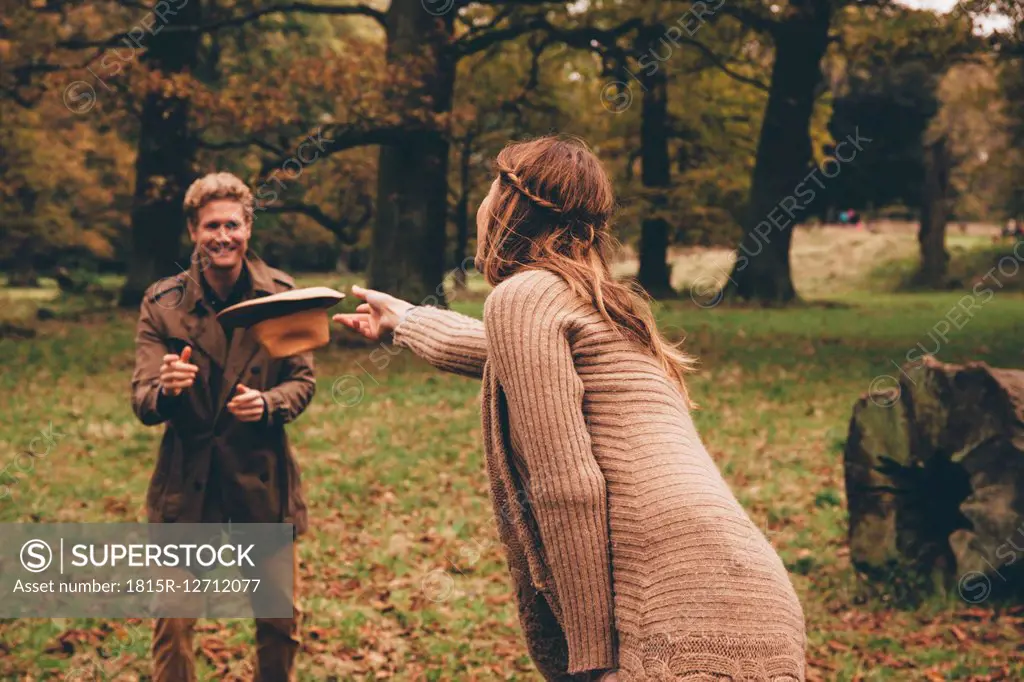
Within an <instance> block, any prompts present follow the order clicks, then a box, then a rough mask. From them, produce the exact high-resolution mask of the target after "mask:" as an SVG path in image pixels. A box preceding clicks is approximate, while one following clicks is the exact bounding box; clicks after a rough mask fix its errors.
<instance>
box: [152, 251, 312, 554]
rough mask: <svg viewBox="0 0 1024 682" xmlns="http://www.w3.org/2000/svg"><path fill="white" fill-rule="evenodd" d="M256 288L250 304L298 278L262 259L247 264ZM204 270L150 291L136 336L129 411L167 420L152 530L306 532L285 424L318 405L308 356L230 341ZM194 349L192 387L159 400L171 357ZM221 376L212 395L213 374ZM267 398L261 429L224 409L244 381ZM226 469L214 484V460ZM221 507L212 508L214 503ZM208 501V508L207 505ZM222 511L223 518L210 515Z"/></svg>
mask: <svg viewBox="0 0 1024 682" xmlns="http://www.w3.org/2000/svg"><path fill="white" fill-rule="evenodd" d="M246 262H247V264H248V269H249V277H250V280H251V282H252V287H251V289H250V291H249V292H247V293H246V294H245V295H244V296H243V299H249V298H255V297H259V296H267V295H269V294H274V293H278V292H281V291H286V290H288V289H293V288H295V282H294V280H292V278H291V277H289V276H288V275H286V274H285V273H283V272H281V271H280V270H275V269H274V268H271V267H269V266H268V265H266V264H265V263H263V262H262V261H260V260H258V259H256V258H255V257H249V258H247V260H246ZM200 277H201V273H200V268H199V264H198V263H196V262H194V263H193V265H192V267H191V269H190V270H189V271H188V272H182V273H181V274H180V275H178V276H177V277H172V278H168V279H164V280H161V281H159V282H157V283H156V284H154V285H153V286H151V287H150V288H149V290H147V292H146V296H145V298H144V299H143V302H142V311H141V315H140V316H139V323H138V328H137V331H136V336H135V372H134V374H133V375H132V409H133V410H134V411H135V414H136V416H138V418H139V419H140V420H141V421H142V423H143V424H146V425H156V424H163V423H166V424H167V427H166V431H165V432H164V437H163V440H162V441H161V443H160V453H159V456H158V458H157V463H156V469H155V470H154V472H153V476H152V479H151V480H150V484H149V492H148V493H147V496H146V506H147V510H148V515H149V521H150V522H151V523H171V522H180V523H202V522H209V521H216V520H223V519H228V518H230V519H231V520H232V521H235V522H238V523H278V522H283V523H293V524H295V531H296V534H299V533H302V532H304V531H305V529H306V504H305V502H304V501H303V498H302V489H301V482H300V477H299V467H298V464H297V463H296V461H295V457H294V453H293V452H292V450H291V448H290V447H289V445H288V438H287V436H286V435H285V430H284V425H285V424H287V423H288V422H290V421H292V420H293V419H295V418H296V417H298V416H299V415H300V414H301V413H302V411H303V410H304V409H305V408H306V406H307V405H308V404H309V402H310V400H312V398H313V392H314V390H315V388H316V382H315V379H314V377H313V357H312V354H311V353H305V354H302V355H295V356H292V357H288V358H282V359H277V360H275V359H273V358H271V357H270V356H269V355H268V354H267V352H266V351H265V350H264V349H263V348H261V347H260V346H259V344H258V343H257V342H256V339H255V338H254V337H253V335H252V333H251V332H250V331H249V330H245V329H237V330H235V332H234V334H233V337H232V339H231V345H230V348H229V347H228V342H227V337H226V335H225V333H224V330H223V329H222V328H221V325H220V323H218V322H217V319H216V317H215V314H214V312H213V311H212V310H211V308H210V306H209V304H208V303H207V302H206V301H205V300H204V298H203V288H202V285H201V284H200ZM185 346H191V347H192V359H191V362H192V363H193V364H195V365H197V366H198V367H199V373H198V376H197V378H196V382H195V384H194V385H193V386H192V387H191V388H190V389H188V390H186V391H184V392H183V393H182V394H181V396H179V397H178V398H172V399H170V400H168V399H167V398H164V399H159V386H158V378H159V374H160V365H161V363H162V361H163V356H164V355H165V354H166V353H179V354H180V353H181V352H182V350H184V348H185ZM214 366H216V367H218V368H221V369H222V370H223V378H222V380H221V382H220V384H221V385H220V389H219V391H218V395H212V393H213V389H212V387H211V385H210V377H211V370H212V369H213V367H214ZM239 383H243V384H245V385H246V386H248V387H250V388H254V389H257V390H260V391H263V392H264V396H265V398H266V401H267V414H266V416H265V418H264V420H263V421H262V422H254V423H243V422H239V421H237V420H236V419H235V418H234V417H232V415H231V413H230V412H228V411H227V409H226V407H225V406H226V404H227V402H228V401H229V400H230V399H231V396H232V393H233V391H234V388H235V386H236V385H237V384H239ZM214 458H216V462H217V465H218V467H219V476H218V477H217V480H215V481H210V474H211V467H210V465H211V461H213V459H214ZM208 483H209V484H211V485H215V486H217V488H218V489H219V490H214V491H212V492H213V494H214V497H212V498H210V499H215V500H218V501H219V502H218V503H217V504H216V505H215V506H214V507H213V510H214V511H213V512H211V505H210V504H209V499H207V484H208ZM204 502H206V503H207V504H205V505H204ZM212 514H216V515H217V516H218V518H210V517H211V515H212Z"/></svg>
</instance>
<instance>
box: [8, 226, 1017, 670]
mask: <svg viewBox="0 0 1024 682" xmlns="http://www.w3.org/2000/svg"><path fill="white" fill-rule="evenodd" d="M913 239H914V237H913V234H912V233H911V232H909V231H908V232H905V233H899V232H897V231H893V232H884V231H883V232H880V233H878V234H872V233H868V232H866V231H854V230H849V231H841V230H817V231H811V230H807V231H801V232H800V233H799V234H798V235H797V241H796V243H795V246H794V260H795V261H796V262H795V267H794V271H795V272H796V273H800V274H799V275H798V280H797V286H798V288H800V287H801V284H802V283H801V281H800V279H799V278H800V277H814V278H818V283H817V284H816V285H815V287H814V289H815V290H818V291H828V292H829V293H828V294H827V296H826V297H825V298H823V299H822V300H820V301H811V302H808V304H807V305H802V306H797V307H794V308H789V309H784V310H771V311H763V310H759V309H758V310H752V309H739V308H731V307H728V306H724V305H723V306H716V307H713V308H708V309H701V308H700V307H698V306H697V305H694V303H693V302H692V301H691V300H690V299H689V298H686V297H684V298H681V299H679V300H677V301H672V302H667V303H662V304H659V305H658V309H657V312H658V317H659V320H660V322H661V325H662V328H663V329H664V330H666V332H667V333H668V334H669V335H670V336H672V337H674V338H681V337H682V336H683V335H684V334H685V336H686V342H687V345H688V348H689V349H690V350H692V351H693V352H695V353H696V354H698V355H699V356H700V358H701V361H702V369H701V371H700V372H699V374H697V375H696V376H694V377H693V379H692V380H691V386H692V392H693V394H694V396H695V398H696V400H697V401H698V402H699V403H700V404H701V407H702V409H701V410H700V411H699V412H698V413H697V414H696V419H697V421H698V426H699V427H700V429H701V432H702V435H703V437H704V439H705V441H706V443H707V445H708V448H709V450H710V452H711V453H712V455H713V456H714V457H715V459H716V460H717V462H718V463H719V465H720V467H721V468H722V471H723V472H724V474H725V476H726V478H727V480H728V481H729V482H730V483H731V485H732V486H733V488H734V490H735V491H736V493H737V495H738V497H739V499H740V501H741V502H742V503H743V504H744V506H745V507H746V508H747V509H748V510H749V512H750V514H751V515H752V517H753V518H754V519H755V521H756V522H757V523H758V524H759V525H760V526H761V527H762V528H764V529H765V531H766V533H767V535H768V537H769V539H770V540H771V542H772V543H773V544H774V546H775V547H776V548H777V549H778V551H779V552H780V554H781V556H782V557H783V559H784V561H785V563H786V565H787V567H788V568H789V570H790V571H791V574H792V576H793V581H794V584H795V586H796V589H797V591H798V593H799V595H800V597H801V600H802V602H803V604H804V608H805V611H806V615H807V620H808V634H809V638H810V652H809V666H810V667H809V679H812V680H823V681H832V680H851V681H852V680H863V681H869V680H975V681H979V682H980V681H982V680H1020V679H1024V652H1022V651H1021V648H1020V642H1021V641H1022V640H1024V611H1022V610H1020V609H1016V610H1015V609H1013V608H1000V607H997V606H996V605H993V604H987V603H984V602H983V603H980V604H968V603H965V602H964V601H962V600H961V599H959V598H958V596H957V595H956V594H951V595H946V596H943V595H935V596H931V597H928V598H926V599H924V600H923V601H922V602H921V603H920V604H917V605H915V606H912V607H911V606H909V605H907V604H905V603H902V602H900V603H897V599H896V596H895V594H894V593H893V591H892V590H889V589H887V586H885V585H876V586H873V587H871V588H870V589H868V588H865V586H863V585H861V584H858V582H857V580H856V576H855V574H854V572H853V570H852V569H851V566H850V563H849V557H848V552H847V549H846V545H845V534H846V512H845V496H844V490H843V471H842V448H843V443H844V439H845V438H846V427H847V420H848V419H849V416H850V409H851V407H852V405H853V403H854V401H855V400H856V399H857V397H858V396H859V395H861V394H862V393H864V392H865V391H866V390H867V389H868V386H869V385H870V384H871V382H872V380H873V379H874V378H875V377H878V376H880V375H884V374H891V373H894V372H895V371H896V370H895V367H894V366H893V363H899V362H901V361H902V360H903V358H905V356H906V353H907V351H908V350H909V349H911V348H914V347H915V346H916V345H917V344H919V343H921V344H926V347H928V348H930V347H932V346H933V343H934V342H933V341H932V340H931V339H930V337H929V331H931V330H932V329H933V327H934V325H935V324H936V323H937V322H938V321H939V320H940V319H942V318H943V317H944V316H945V315H946V314H947V313H948V311H949V310H950V309H951V308H952V307H953V306H955V305H956V304H957V302H958V301H959V300H960V299H961V298H962V297H963V296H965V295H968V293H969V291H970V286H971V281H972V280H971V278H972V277H975V276H978V275H983V274H984V273H985V272H986V271H988V269H989V267H991V265H992V264H994V262H995V261H992V259H993V258H994V257H997V256H998V254H996V253H994V251H993V248H994V247H993V245H992V243H991V238H990V236H988V234H965V235H961V236H954V237H952V239H953V243H952V248H951V250H952V252H953V254H954V262H953V263H952V266H951V267H952V268H953V271H954V272H963V283H964V287H965V289H964V290H958V291H951V292H948V293H920V294H919V293H892V292H891V289H892V288H893V287H894V286H895V284H896V282H897V281H898V280H899V278H900V275H901V272H902V271H904V270H906V269H907V268H906V267H905V266H907V264H908V263H909V262H910V261H907V262H903V261H901V260H899V259H900V258H903V257H905V256H906V257H910V256H912V254H913V249H914V242H913ZM841 256H842V257H841ZM723 257H724V258H726V259H727V258H728V256H727V254H725V253H724V252H723V253H717V252H705V253H702V254H699V255H698V254H695V253H694V252H689V253H685V254H679V258H678V259H677V261H676V274H677V275H678V276H680V277H684V278H685V277H687V276H692V273H695V272H703V270H702V269H701V268H705V269H707V271H709V272H711V271H714V270H715V269H716V267H717V263H718V261H717V260H716V259H720V258H723ZM883 258H888V259H890V260H888V261H883V260H882V259H883ZM893 259H895V260H893ZM986 263H988V265H985V264H986ZM687 273H691V274H690V275H687ZM301 280H302V283H303V284H310V285H312V284H324V285H332V286H337V287H339V288H341V287H346V288H347V285H348V284H350V283H351V282H350V281H348V280H345V281H342V280H341V279H339V278H338V277H336V276H334V275H307V276H304V277H302V278H301ZM829 283H830V284H829ZM803 284H804V285H806V284H807V282H804V283H803ZM887 290H888V291H887ZM483 296H484V291H483V288H482V287H480V286H479V282H477V281H475V280H474V281H471V282H470V289H469V292H468V293H467V292H464V293H457V294H456V295H454V297H453V299H454V303H453V305H454V307H455V308H457V309H459V310H462V311H464V312H467V313H469V314H472V315H479V314H480V312H481V305H482V301H483ZM825 301H827V302H828V303H829V305H823V304H822V303H823V302H825ZM0 303H2V311H3V312H2V313H0V315H2V320H0V322H2V323H3V325H2V326H3V328H4V334H5V338H3V339H0V360H2V363H3V367H4V371H3V376H2V379H0V383H2V389H3V390H2V395H3V404H2V409H0V441H2V442H3V448H2V450H0V453H2V456H3V457H5V458H7V460H11V459H13V458H14V457H15V455H16V453H17V452H19V449H24V446H25V445H26V444H27V443H28V442H29V441H31V440H32V439H33V438H35V437H36V436H37V435H38V433H39V431H40V430H47V429H51V428H52V431H53V433H55V434H58V435H59V437H57V438H55V439H54V445H53V447H52V448H51V450H50V452H49V453H48V454H47V455H46V456H45V457H40V458H37V459H36V460H35V461H34V463H33V464H34V468H32V469H31V470H29V471H24V472H20V471H17V470H16V469H12V470H13V471H16V472H17V482H16V483H13V482H10V481H8V480H4V481H2V482H3V483H5V484H6V483H11V485H10V488H11V496H10V497H8V498H7V499H4V500H2V501H0V521H3V522H31V521H44V522H61V521H131V520H141V519H142V518H143V513H142V504H143V500H144V494H145V487H146V483H147V479H148V476H149V473H150V470H151V467H152V464H153V457H154V453H155V451H156V441H157V439H158V437H159V433H160V432H159V429H151V428H145V427H143V426H142V425H140V424H139V423H138V422H137V421H135V419H134V417H133V416H132V414H131V411H130V408H129V404H128V381H129V374H130V371H131V366H132V358H133V354H132V334H133V325H134V319H133V317H132V316H131V315H130V314H125V313H117V312H113V311H112V310H109V309H105V308H103V307H102V304H100V303H98V302H96V301H89V300H83V299H80V298H69V299H62V298H59V297H57V296H56V289H43V290H24V289H0ZM346 305H350V304H346ZM40 306H45V307H47V308H49V309H50V310H52V311H53V312H54V313H55V314H56V319H50V320H46V321H42V322H40V321H37V319H36V309H37V308H39V307H40ZM33 331H34V334H35V336H34V337H33V338H31V339H24V338H18V337H19V336H22V337H23V336H28V335H30V334H32V333H33ZM338 336H339V341H340V342H339V343H338V344H336V345H334V346H332V347H331V348H329V349H327V350H324V351H322V352H320V353H319V355H318V374H319V377H318V394H317V397H316V399H315V401H314V403H313V405H312V407H311V408H310V409H309V410H308V411H307V413H306V414H305V415H304V416H303V417H302V418H301V419H300V420H299V421H298V422H297V423H296V424H295V425H294V426H293V427H292V429H291V433H292V437H293V439H294V440H293V442H294V444H295V445H296V447H297V449H298V451H299V455H300V460H301V463H302V466H303V474H304V482H305V487H306V491H307V498H308V501H309V503H310V520H311V531H310V533H309V535H308V536H306V537H305V538H303V539H302V541H301V545H300V554H301V578H302V582H303V589H302V606H303V608H304V610H305V612H306V614H307V616H306V621H305V631H304V644H303V650H302V653H301V657H300V662H299V671H300V674H299V677H300V679H301V680H332V679H333V680H350V679H351V680H371V679H397V680H496V679H505V680H534V679H538V678H537V676H536V673H535V672H533V671H532V667H531V664H530V662H529V659H528V657H527V656H526V654H525V650H524V647H523V644H522V641H521V638H520V635H519V629H518V625H517V622H516V617H515V609H514V605H513V600H512V595H511V594H510V592H509V586H508V581H507V580H506V575H505V568H504V564H503V557H502V553H501V548H500V546H499V545H498V543H497V539H496V535H495V532H494V528H493V524H492V521H491V518H490V508H489V502H488V499H487V485H486V478H485V476H484V471H483V466H482V461H481V448H480V429H479V423H478V422H479V416H478V415H479V413H478V404H477V393H478V389H479V387H478V384H477V383H476V382H474V381H471V380H467V379H463V378H459V377H455V376H450V375H444V374H441V373H438V372H436V371H433V370H432V369H430V368H429V367H427V366H426V365H424V364H423V363H422V362H420V361H419V360H417V359H416V358H414V357H412V356H411V355H410V354H409V353H408V352H405V351H402V352H397V353H396V354H394V355H387V356H384V357H386V359H382V354H380V353H378V354H375V355H373V356H372V357H371V352H372V351H373V350H374V349H373V348H371V347H367V346H364V345H358V343H357V342H356V341H355V340H354V339H352V338H350V337H347V336H343V334H342V333H341V332H339V333H338ZM947 336H948V342H947V343H944V344H943V345H942V347H941V348H940V349H939V352H938V357H939V358H940V359H942V360H946V361H965V360H985V361H987V362H989V363H990V364H993V365H996V366H1003V367H1017V368H1020V367H1022V366H1024V354H1022V348H1021V344H1022V339H1024V294H1022V293H1021V289H1020V288H1019V285H1018V288H1016V289H1015V290H1014V289H1013V288H1012V287H1009V286H1007V287H1006V288H1005V289H1001V290H1000V291H999V292H998V293H996V294H995V296H993V297H992V298H991V300H988V301H987V302H985V303H984V304H983V305H981V307H980V308H978V309H976V310H975V314H974V316H973V317H972V318H971V319H970V321H969V322H968V323H966V324H965V325H964V326H963V328H961V329H956V330H954V331H952V332H951V333H949V334H948V335H947ZM332 389H333V390H332ZM9 463H10V462H8V461H6V460H5V461H2V462H0V468H2V467H4V466H6V465H8V464H9ZM567 532H568V529H567ZM766 617H770V614H766ZM149 627H150V624H149V622H148V621H128V622H113V621H99V620H95V621H84V620H23V621H4V622H0V679H2V680H44V679H60V680H63V679H68V680H94V679H95V680H141V679H147V678H148V674H149V672H148V671H149V661H148V645H149ZM251 641H252V632H251V625H250V624H249V623H248V622H246V621H238V620H224V621H202V622H201V623H200V625H199V628H198V631H197V635H196V646H197V649H198V651H199V661H200V666H201V673H202V676H203V679H206V680H224V679H249V676H250V673H249V670H248V668H247V662H246V656H247V654H248V653H249V652H250V651H251Z"/></svg>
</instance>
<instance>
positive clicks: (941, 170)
mask: <svg viewBox="0 0 1024 682" xmlns="http://www.w3.org/2000/svg"><path fill="white" fill-rule="evenodd" d="M949 170H950V158H949V147H948V144H947V141H946V138H945V136H942V137H939V138H938V139H937V140H935V141H934V142H931V143H929V144H928V145H927V146H926V147H925V151H924V184H923V186H922V188H921V229H920V231H919V232H918V233H917V241H918V244H919V245H920V248H921V269H920V270H919V271H918V272H917V275H916V277H915V278H914V282H915V284H918V285H921V286H925V287H930V288H934V289H937V288H939V287H941V286H942V284H943V282H944V281H945V279H946V266H947V265H948V264H949V254H948V253H947V252H946V222H947V221H948V220H949Z"/></svg>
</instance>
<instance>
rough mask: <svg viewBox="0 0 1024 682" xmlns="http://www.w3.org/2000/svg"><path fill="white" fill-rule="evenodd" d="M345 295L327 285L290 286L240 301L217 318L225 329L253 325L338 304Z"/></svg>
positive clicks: (221, 312)
mask: <svg viewBox="0 0 1024 682" xmlns="http://www.w3.org/2000/svg"><path fill="white" fill-rule="evenodd" d="M343 298H345V294H343V293H341V292H340V291H335V290H334V289H331V288H329V287H309V288H306V289H292V290H290V291H282V292H281V293H279V294H271V295H270V296H263V297H262V298H254V299H251V300H248V301H242V302H241V303H238V304H236V305H233V306H231V307H230V308H225V309H224V310H222V311H220V313H218V314H217V319H218V320H219V321H220V323H221V324H222V325H224V326H225V327H228V328H236V327H252V326H254V325H256V324H259V323H260V322H264V321H266V320H272V319H275V318H280V317H287V316H289V315H293V314H295V313H300V312H304V311H307V310H317V309H323V310H326V309H327V308H330V307H331V306H334V305H337V304H338V303H340V302H341V300H342V299H343Z"/></svg>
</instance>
